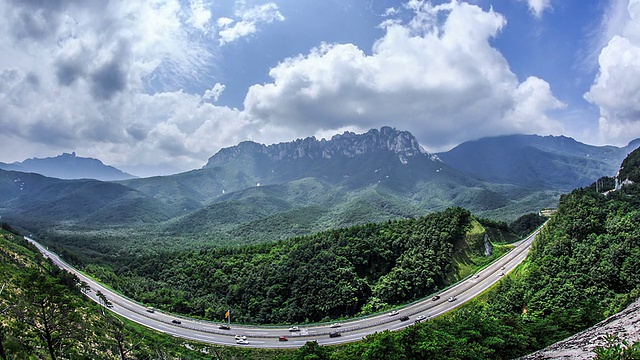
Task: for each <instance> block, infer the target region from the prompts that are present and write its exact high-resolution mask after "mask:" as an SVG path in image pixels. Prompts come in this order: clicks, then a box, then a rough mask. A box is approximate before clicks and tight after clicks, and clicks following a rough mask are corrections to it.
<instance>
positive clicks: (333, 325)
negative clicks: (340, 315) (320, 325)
mask: <svg viewBox="0 0 640 360" xmlns="http://www.w3.org/2000/svg"><path fill="white" fill-rule="evenodd" d="M340 326H342V324H340V323H333V324H331V326H329V327H330V328H339V327H340Z"/></svg>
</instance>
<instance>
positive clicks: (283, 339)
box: [278, 336, 289, 341]
mask: <svg viewBox="0 0 640 360" xmlns="http://www.w3.org/2000/svg"><path fill="white" fill-rule="evenodd" d="M278 341H289V339H287V337H286V336H280V337H279V338H278Z"/></svg>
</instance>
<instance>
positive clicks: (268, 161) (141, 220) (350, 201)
mask: <svg viewBox="0 0 640 360" xmlns="http://www.w3.org/2000/svg"><path fill="white" fill-rule="evenodd" d="M637 145H640V142H639V141H635V142H632V143H631V144H629V145H628V146H626V147H622V148H618V147H613V146H591V145H586V144H582V143H580V142H577V141H575V140H573V139H571V138H567V137H554V136H545V137H542V136H536V135H513V136H502V137H495V138H486V139H481V140H478V141H473V142H468V143H463V144H461V145H460V146H458V147H456V148H454V149H452V150H451V151H448V152H442V153H437V154H431V153H428V152H427V151H425V150H424V149H423V148H422V147H421V146H420V145H419V143H418V141H417V140H416V139H415V137H414V136H413V135H412V134H411V133H409V132H407V131H399V130H396V129H393V128H390V127H383V128H381V129H379V130H378V129H372V130H370V131H368V132H366V133H364V134H355V133H352V132H345V133H343V134H339V135H335V136H333V137H332V138H331V139H329V140H326V139H321V140H318V139H316V138H314V137H309V138H305V139H298V140H295V141H292V142H286V143H279V144H273V145H268V146H267V145H262V144H258V143H255V142H242V143H240V144H238V145H236V146H232V147H229V148H224V149H221V150H220V151H219V152H218V153H216V154H215V155H213V156H212V157H211V158H209V160H208V162H207V164H206V165H205V166H204V167H203V168H202V169H197V170H192V171H189V172H185V173H180V174H176V175H170V176H157V177H151V178H140V179H128V180H121V181H115V182H102V181H97V180H86V179H85V180H60V179H53V178H47V177H43V176H40V175H36V174H29V173H24V172H17V171H1V170H0V190H1V191H0V194H2V195H0V211H2V213H3V214H5V217H6V218H7V219H11V220H12V221H14V222H15V223H16V224H18V225H20V226H23V227H25V228H29V229H33V228H36V229H34V231H35V230H37V229H42V230H43V231H44V229H47V231H49V232H51V231H54V232H60V233H65V234H68V232H69V231H71V230H73V231H85V232H86V231H87V230H88V229H90V230H91V231H103V230H104V229H107V228H109V229H111V230H110V231H112V232H113V231H114V230H113V229H116V230H117V231H116V232H118V235H117V236H122V234H123V233H127V234H129V236H132V237H133V238H135V237H136V235H135V234H136V233H138V232H137V230H136V229H138V228H140V227H141V226H143V227H144V229H145V234H147V233H148V232H149V231H151V232H153V234H154V236H157V237H159V238H166V237H180V238H186V239H188V240H189V241H190V242H193V241H197V242H202V243H207V244H211V243H226V244H239V243H256V242H262V241H269V240H275V239H282V238H286V237H291V236H297V235H303V234H309V233H313V232H316V231H321V230H325V229H329V228H335V227H343V226H350V225H354V224H361V223H366V222H378V221H386V220H388V219H397V218H407V217H415V216H421V215H424V214H425V213H428V212H431V211H438V210H443V209H445V208H447V207H451V206H461V207H465V208H467V209H469V210H471V211H472V212H473V213H475V214H478V215H481V216H486V217H491V218H494V219H500V220H512V219H515V218H516V217H518V216H520V215H522V214H524V213H527V212H533V211H538V210H539V209H540V208H543V207H553V206H555V203H556V202H557V199H558V197H559V195H560V194H561V193H563V192H566V191H567V190H570V189H573V188H576V187H582V186H587V185H588V184H590V183H592V182H593V181H595V180H596V179H598V178H600V177H602V176H613V175H615V173H616V171H617V169H618V166H619V164H620V162H621V161H622V159H624V157H625V156H626V155H627V154H628V153H629V152H631V151H632V150H633V148H634V146H637ZM52 229H53V230H52ZM132 234H133V235H132ZM142 237H143V235H140V238H142ZM140 241H141V242H144V241H143V240H140ZM171 244H173V243H171Z"/></svg>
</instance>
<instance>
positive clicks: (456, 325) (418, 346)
mask: <svg viewBox="0 0 640 360" xmlns="http://www.w3.org/2000/svg"><path fill="white" fill-rule="evenodd" d="M639 154H640V150H636V151H635V152H634V153H632V154H631V155H630V158H635V157H636V156H638V155H639ZM628 159H629V158H628ZM638 268H640V185H638V184H637V183H636V184H631V185H628V186H625V187H623V188H622V189H621V190H618V191H614V192H609V193H608V195H603V194H600V193H597V192H596V191H595V186H591V187H589V188H581V189H576V190H574V191H572V192H571V193H570V194H566V195H563V196H562V197H561V199H560V203H559V206H558V210H557V212H556V213H555V215H554V216H553V218H552V219H551V220H550V221H549V223H548V224H547V225H546V227H545V229H543V231H542V232H541V234H540V235H539V236H538V238H537V239H536V241H535V242H534V247H533V249H532V251H531V253H530V256H529V257H528V259H527V260H526V261H525V263H523V264H522V266H520V267H519V268H518V269H517V270H516V272H515V273H513V274H510V275H509V276H508V277H506V278H505V279H504V280H502V281H501V282H500V283H499V284H498V286H497V287H495V288H493V289H491V290H490V291H489V292H488V293H487V294H486V295H485V296H483V297H481V298H480V299H476V300H474V301H472V302H471V303H470V304H468V305H465V306H463V307H461V308H460V309H458V310H456V311H454V312H452V313H450V314H447V315H444V316H442V317H439V318H436V319H433V320H431V321H428V322H426V323H422V324H416V325H414V326H411V327H410V328H408V329H407V330H405V331H401V332H397V333H396V332H394V333H390V332H385V333H382V334H377V335H374V336H370V337H367V338H366V339H365V340H364V341H363V342H362V343H359V344H353V345H349V346H348V347H347V348H345V349H339V350H337V351H335V352H334V354H332V358H336V359H337V358H339V359H363V358H377V359H383V358H384V359H390V360H393V359H431V358H433V359H487V360H488V359H492V360H493V359H513V358H517V357H519V356H523V355H526V354H528V353H531V352H533V351H535V350H538V349H541V348H544V347H545V346H548V345H550V344H552V343H554V342H556V341H559V340H562V339H564V338H567V337H568V336H570V335H572V334H575V333H577V332H579V331H581V330H583V329H586V328H588V327H589V326H591V325H594V324H596V323H597V322H599V321H601V320H603V319H605V318H606V317H607V316H609V315H612V314H615V313H617V312H619V311H620V310H622V309H624V308H625V307H626V306H627V305H628V304H630V303H632V302H633V301H634V300H635V299H637V298H638V296H640V273H639V272H638ZM610 335H611V336H613V337H614V340H615V341H618V340H620V339H617V336H618V335H619V334H610ZM630 345H631V344H630ZM624 348H625V346H620V345H618V347H617V348H615V347H614V348H612V349H610V350H609V352H608V354H609V356H612V354H619V355H618V356H617V357H606V356H605V355H606V354H607V349H605V348H600V349H598V350H597V351H600V352H601V353H602V354H603V357H602V359H623V358H624V359H626V358H628V359H632V358H633V359H636V358H638V357H637V356H638V353H639V352H638V346H637V345H636V347H635V350H634V349H630V350H627V351H626V352H627V355H625V356H628V357H623V356H622V351H623V349H624ZM616 349H617V350H616ZM591 355H592V356H594V357H595V353H592V354H591ZM632 356H635V357H632Z"/></svg>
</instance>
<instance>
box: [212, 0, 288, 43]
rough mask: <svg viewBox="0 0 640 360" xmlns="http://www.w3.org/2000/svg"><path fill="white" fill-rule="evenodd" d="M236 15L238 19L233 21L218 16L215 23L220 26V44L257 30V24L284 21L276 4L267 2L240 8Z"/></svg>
mask: <svg viewBox="0 0 640 360" xmlns="http://www.w3.org/2000/svg"><path fill="white" fill-rule="evenodd" d="M236 16H237V17H238V18H239V19H240V20H239V21H237V22H235V21H234V20H233V19H229V18H226V17H223V18H219V19H218V21H217V23H218V26H219V27H220V31H219V32H218V36H220V40H219V42H220V45H225V44H227V43H230V42H233V41H236V40H238V39H240V38H242V37H245V36H248V35H251V34H254V33H256V32H257V31H258V27H257V26H258V24H261V23H266V24H270V23H272V22H274V21H284V16H283V15H282V14H281V13H280V10H279V9H278V5H276V4H275V3H267V4H263V5H259V6H254V7H252V8H249V9H241V10H239V11H238V12H237V14H236Z"/></svg>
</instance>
